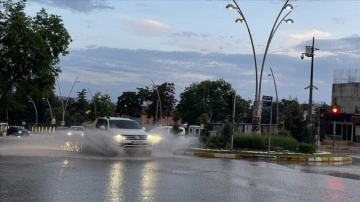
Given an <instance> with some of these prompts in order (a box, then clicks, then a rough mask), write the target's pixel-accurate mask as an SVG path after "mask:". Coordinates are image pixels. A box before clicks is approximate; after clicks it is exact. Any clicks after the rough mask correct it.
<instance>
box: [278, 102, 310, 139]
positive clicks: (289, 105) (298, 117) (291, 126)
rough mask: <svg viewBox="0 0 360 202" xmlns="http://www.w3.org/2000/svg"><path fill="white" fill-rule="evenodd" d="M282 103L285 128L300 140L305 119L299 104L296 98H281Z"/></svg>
mask: <svg viewBox="0 0 360 202" xmlns="http://www.w3.org/2000/svg"><path fill="white" fill-rule="evenodd" d="M281 102H282V103H284V124H285V129H286V130H289V131H290V133H291V135H292V136H293V137H294V138H295V139H297V140H298V141H300V142H301V141H302V136H301V132H302V131H303V129H304V127H305V123H306V120H305V118H304V113H303V111H302V110H301V106H300V104H299V102H298V101H297V100H285V99H282V100H281Z"/></svg>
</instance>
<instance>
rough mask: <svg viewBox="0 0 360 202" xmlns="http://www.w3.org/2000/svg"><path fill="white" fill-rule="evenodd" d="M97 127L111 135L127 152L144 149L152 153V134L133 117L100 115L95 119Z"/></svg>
mask: <svg viewBox="0 0 360 202" xmlns="http://www.w3.org/2000/svg"><path fill="white" fill-rule="evenodd" d="M95 127H96V128H97V129H100V130H104V131H106V133H107V134H109V135H111V136H112V138H113V140H114V141H115V142H116V143H117V144H118V145H119V146H121V147H122V148H123V149H124V150H125V151H126V152H128V151H134V150H143V151H145V152H147V153H151V151H152V144H151V142H150V135H149V134H148V133H147V132H146V131H145V128H143V127H141V126H140V124H139V123H138V122H137V121H135V120H133V119H129V118H120V117H99V118H97V119H96V121H95Z"/></svg>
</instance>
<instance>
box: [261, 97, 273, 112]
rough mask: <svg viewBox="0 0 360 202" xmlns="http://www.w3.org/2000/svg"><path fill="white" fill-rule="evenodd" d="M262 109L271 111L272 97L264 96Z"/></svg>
mask: <svg viewBox="0 0 360 202" xmlns="http://www.w3.org/2000/svg"><path fill="white" fill-rule="evenodd" d="M262 103H263V105H262V107H263V109H271V106H272V96H266V95H263V97H262Z"/></svg>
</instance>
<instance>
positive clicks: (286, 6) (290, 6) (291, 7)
mask: <svg viewBox="0 0 360 202" xmlns="http://www.w3.org/2000/svg"><path fill="white" fill-rule="evenodd" d="M283 9H287V10H292V9H294V7H293V6H292V5H291V4H286V5H285V6H284V8H283Z"/></svg>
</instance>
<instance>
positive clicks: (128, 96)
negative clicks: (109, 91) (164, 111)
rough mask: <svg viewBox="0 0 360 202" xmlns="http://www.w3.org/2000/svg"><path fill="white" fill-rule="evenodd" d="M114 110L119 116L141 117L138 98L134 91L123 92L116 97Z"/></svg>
mask: <svg viewBox="0 0 360 202" xmlns="http://www.w3.org/2000/svg"><path fill="white" fill-rule="evenodd" d="M116 112H117V113H118V115H119V116H124V117H137V118H139V117H141V105H140V99H139V96H138V95H137V94H136V92H123V94H122V95H121V96H119V97H118V101H117V104H116Z"/></svg>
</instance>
